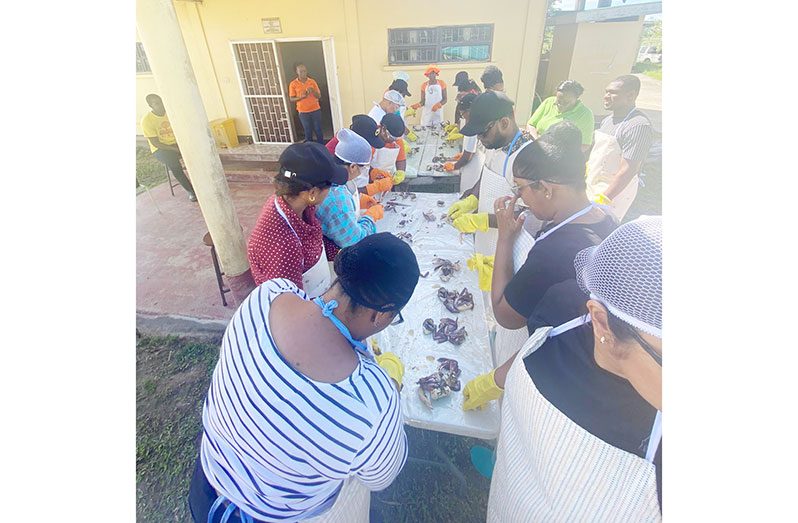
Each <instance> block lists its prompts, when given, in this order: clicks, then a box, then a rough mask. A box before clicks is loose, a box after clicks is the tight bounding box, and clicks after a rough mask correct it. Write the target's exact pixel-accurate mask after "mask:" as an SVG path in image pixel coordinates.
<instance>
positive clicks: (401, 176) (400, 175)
mask: <svg viewBox="0 0 798 523" xmlns="http://www.w3.org/2000/svg"><path fill="white" fill-rule="evenodd" d="M403 181H405V172H404V171H396V172H395V173H394V175H393V184H394V185H399V184H400V183H402V182H403Z"/></svg>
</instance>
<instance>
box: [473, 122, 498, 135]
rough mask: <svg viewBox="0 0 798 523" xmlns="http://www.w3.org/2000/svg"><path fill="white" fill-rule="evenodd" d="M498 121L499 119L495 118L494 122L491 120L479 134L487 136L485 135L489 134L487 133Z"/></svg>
mask: <svg viewBox="0 0 798 523" xmlns="http://www.w3.org/2000/svg"><path fill="white" fill-rule="evenodd" d="M498 121H499V120H493V121H492V122H490V123H489V124H488V125H487V126H486V127H485V130H484V131H482V132H481V133H479V134H478V135H477V136H485V135H487V134H488V133H489V132H490V130H491V129H493V126H494V125H496V123H497V122H498Z"/></svg>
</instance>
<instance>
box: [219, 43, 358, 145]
mask: <svg viewBox="0 0 798 523" xmlns="http://www.w3.org/2000/svg"><path fill="white" fill-rule="evenodd" d="M267 42H271V43H273V44H274V46H275V47H274V51H275V53H274V54H275V60H276V62H277V65H278V67H277V77H278V80H279V81H280V85H281V86H282V87H283V96H284V98H285V100H286V103H289V102H288V96H287V94H286V89H287V86H286V85H285V84H284V83H283V73H282V70H281V68H282V65H283V64H282V63H281V61H280V53H279V52H277V44H278V43H283V42H321V49H322V53H323V56H324V68H325V69H326V70H327V91H328V93H329V96H328V100H327V101H328V103H329V104H330V114H331V117H332V124H333V134H334V133H335V129H340V128H342V127H343V116H342V115H343V111H342V110H341V91H340V88H339V86H338V70H337V66H336V63H335V43H334V38H333V37H332V36H298V37H290V38H257V39H246V40H230V41H229V43H230V52H231V53H232V57H233V65H234V66H235V68H236V73H237V78H238V89H239V92H240V93H241V100H242V101H243V102H244V109H245V110H246V111H247V122H248V123H249V130H250V132H251V133H252V141H253V143H261V144H285V143H286V142H256V141H255V129H254V127H253V126H252V118H251V115H250V114H249V109H248V108H247V100H246V95H245V94H244V85H243V83H242V82H241V72H240V71H239V70H238V59H237V58H236V52H235V47H234V45H233V44H260V43H267ZM286 110H287V111H288V114H289V115H290V113H291V111H290V109H289V108H287V107H286ZM288 128H289V130H290V132H291V136H292V137H293V136H296V134H295V131H294V126H293V122H292V121H291V118H289V119H288Z"/></svg>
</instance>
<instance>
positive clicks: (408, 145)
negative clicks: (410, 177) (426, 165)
mask: <svg viewBox="0 0 798 523" xmlns="http://www.w3.org/2000/svg"><path fill="white" fill-rule="evenodd" d="M402 147H403V148H404V150H405V154H406V155H407V154H410V144H409V143H407V142H406V141H405V140H402Z"/></svg>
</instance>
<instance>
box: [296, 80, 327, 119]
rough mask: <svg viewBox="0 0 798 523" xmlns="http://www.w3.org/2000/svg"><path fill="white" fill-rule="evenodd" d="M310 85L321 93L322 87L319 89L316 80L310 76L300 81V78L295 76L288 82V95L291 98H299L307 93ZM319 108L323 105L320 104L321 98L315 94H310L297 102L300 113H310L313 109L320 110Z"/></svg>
mask: <svg viewBox="0 0 798 523" xmlns="http://www.w3.org/2000/svg"><path fill="white" fill-rule="evenodd" d="M308 87H312V88H313V89H315V90H316V91H318V92H319V93H321V89H319V85H318V84H317V83H316V80H314V79H313V78H311V77H309V76H308V79H307V80H305V81H304V82H300V81H299V78H294V79H293V80H292V81H291V83H290V84H288V96H290V97H291V98H299V97H300V96H302V95H304V94H305V90H306V89H307V88H308ZM319 109H321V106H320V105H319V99H318V98H316V97H315V96H308V97H307V98H305V99H304V100H299V101H298V102H297V103H296V110H297V111H298V112H300V113H310V112H313V111H318V110H319Z"/></svg>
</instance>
